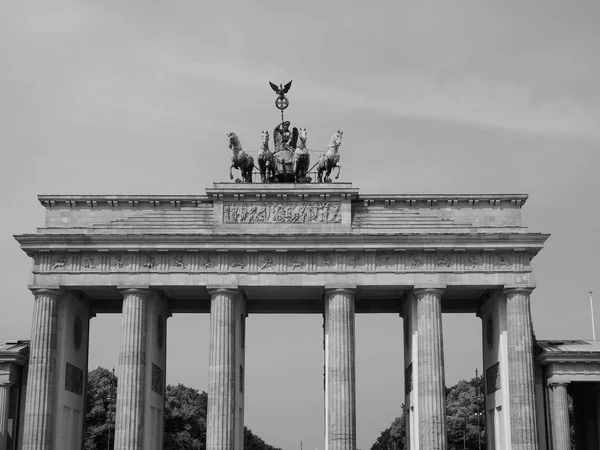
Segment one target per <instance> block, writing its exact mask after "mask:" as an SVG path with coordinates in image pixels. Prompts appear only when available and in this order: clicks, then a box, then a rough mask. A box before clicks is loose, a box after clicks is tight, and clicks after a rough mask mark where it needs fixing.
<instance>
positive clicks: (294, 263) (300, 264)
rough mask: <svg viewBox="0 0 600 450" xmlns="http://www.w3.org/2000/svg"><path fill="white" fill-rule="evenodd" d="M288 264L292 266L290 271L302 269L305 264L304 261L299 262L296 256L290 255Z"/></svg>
mask: <svg viewBox="0 0 600 450" xmlns="http://www.w3.org/2000/svg"><path fill="white" fill-rule="evenodd" d="M289 262H290V264H291V265H292V270H294V269H302V268H303V267H304V265H305V264H306V263H305V262H304V261H299V260H298V256H296V255H291V256H290V261H289Z"/></svg>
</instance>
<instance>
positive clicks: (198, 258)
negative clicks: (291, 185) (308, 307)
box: [35, 249, 530, 274]
mask: <svg viewBox="0 0 600 450" xmlns="http://www.w3.org/2000/svg"><path fill="white" fill-rule="evenodd" d="M526 259H527V257H526V255H525V256H522V255H521V254H517V253H515V254H513V253H507V252H502V253H500V252H490V251H488V252H483V251H474V252H468V251H455V252H447V251H444V252H436V251H433V250H430V249H425V250H422V251H419V250H410V251H406V250H405V249H394V250H393V251H391V250H379V249H364V250H348V249H335V250H327V251H321V250H316V249H314V250H313V249H307V250H304V251H302V250H300V251H298V250H286V249H280V250H271V251H268V250H265V251H262V250H246V251H229V250H221V249H215V250H212V251H200V250H198V251H193V252H191V251H185V252H184V251H181V250H180V251H175V252H172V253H171V252H169V251H165V250H161V251H158V252H148V251H143V252H137V251H133V250H128V251H127V253H126V254H124V253H122V252H115V253H114V254H110V253H106V252H103V253H102V254H100V253H97V252H94V253H91V252H88V253H84V252H81V253H79V254H74V255H69V256H67V255H64V254H62V255H61V254H58V255H52V254H41V256H40V257H39V258H38V259H37V261H36V270H35V272H36V273H48V272H50V273H63V274H76V273H90V272H92V273H113V272H114V273H118V272H127V273H137V272H153V273H156V272H157V273H168V272H186V273H201V272H214V273H227V272H234V273H241V272H247V273H260V272H276V273H286V272H294V271H302V272H307V273H313V272H314V273H317V272H334V273H346V272H362V273H369V272H393V273H404V272H427V273H430V272H452V273H455V272H515V271H518V272H526V271H528V270H530V267H529V266H528V265H526V263H525V262H524V260H526Z"/></svg>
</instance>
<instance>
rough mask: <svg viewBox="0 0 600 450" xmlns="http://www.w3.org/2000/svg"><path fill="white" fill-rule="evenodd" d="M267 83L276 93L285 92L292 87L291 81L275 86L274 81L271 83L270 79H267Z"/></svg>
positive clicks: (281, 93)
mask: <svg viewBox="0 0 600 450" xmlns="http://www.w3.org/2000/svg"><path fill="white" fill-rule="evenodd" d="M269 84H270V85H271V89H273V90H274V91H275V93H276V94H277V95H283V94H287V93H288V91H289V90H290V88H291V87H292V82H291V81H290V82H289V83H288V84H286V85H285V86H284V85H283V84H280V85H279V86H277V85H276V84H275V83H272V82H271V81H269Z"/></svg>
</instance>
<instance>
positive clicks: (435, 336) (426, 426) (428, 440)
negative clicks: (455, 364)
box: [414, 289, 447, 450]
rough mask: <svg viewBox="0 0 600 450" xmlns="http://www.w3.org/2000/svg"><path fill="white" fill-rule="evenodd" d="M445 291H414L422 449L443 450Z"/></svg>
mask: <svg viewBox="0 0 600 450" xmlns="http://www.w3.org/2000/svg"><path fill="white" fill-rule="evenodd" d="M442 292H443V291H442V289H415V290H414V294H415V297H416V298H415V300H416V316H417V335H418V339H417V341H418V342H417V345H418V346H419V347H418V357H417V374H418V397H419V400H418V403H419V418H418V420H419V447H420V448H426V449H430V450H444V449H446V448H447V442H446V396H445V389H446V385H445V371H444V345H443V339H442Z"/></svg>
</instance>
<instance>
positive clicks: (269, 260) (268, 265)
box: [260, 256, 275, 270]
mask: <svg viewBox="0 0 600 450" xmlns="http://www.w3.org/2000/svg"><path fill="white" fill-rule="evenodd" d="M274 268H275V266H274V265H273V257H272V256H265V257H264V258H263V265H262V266H260V270H265V269H274Z"/></svg>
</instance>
